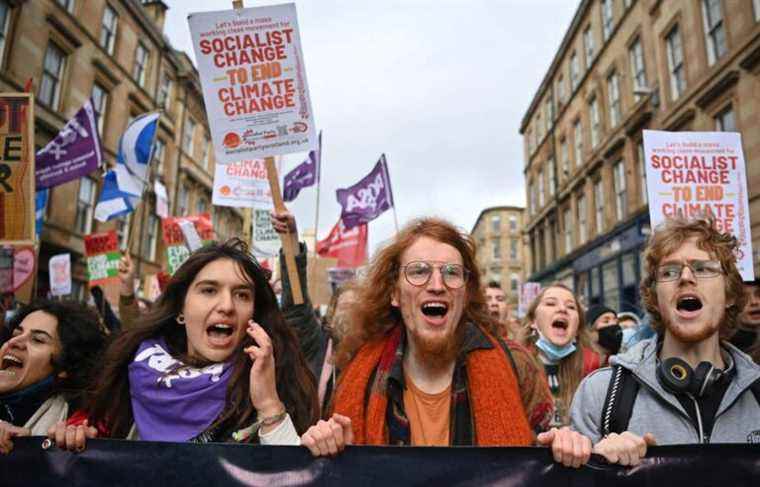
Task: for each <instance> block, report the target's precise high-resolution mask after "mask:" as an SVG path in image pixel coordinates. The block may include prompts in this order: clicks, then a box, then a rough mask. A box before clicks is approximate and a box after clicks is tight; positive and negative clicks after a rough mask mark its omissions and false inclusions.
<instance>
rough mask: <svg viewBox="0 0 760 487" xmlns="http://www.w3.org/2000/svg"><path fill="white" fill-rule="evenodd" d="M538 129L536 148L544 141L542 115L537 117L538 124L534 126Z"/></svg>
mask: <svg viewBox="0 0 760 487" xmlns="http://www.w3.org/2000/svg"><path fill="white" fill-rule="evenodd" d="M533 125H534V126H535V127H536V147H538V145H539V144H540V143H541V141H542V140H543V139H544V125H543V124H542V123H541V114H540V113H539V114H538V115H536V123H534V124H533Z"/></svg>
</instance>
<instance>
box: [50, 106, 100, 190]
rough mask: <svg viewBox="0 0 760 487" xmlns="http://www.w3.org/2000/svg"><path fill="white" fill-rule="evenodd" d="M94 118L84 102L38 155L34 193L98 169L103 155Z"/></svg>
mask: <svg viewBox="0 0 760 487" xmlns="http://www.w3.org/2000/svg"><path fill="white" fill-rule="evenodd" d="M95 117H96V115H95V110H94V109H93V107H92V100H87V103H85V104H84V105H83V106H82V108H80V109H79V111H78V112H77V113H76V114H75V115H74V118H72V119H71V120H69V121H68V122H67V123H66V125H64V126H63V128H62V129H61V131H60V132H58V135H56V137H55V138H54V139H53V140H51V141H50V142H49V143H48V145H46V146H45V147H43V148H42V149H40V151H39V152H37V155H36V160H37V162H36V164H37V169H36V171H35V179H36V182H37V190H40V189H43V188H51V187H53V186H58V185H59V184H63V183H65V182H68V181H71V180H72V179H79V178H81V177H83V176H85V175H87V174H89V173H91V172H92V171H94V170H95V169H97V168H98V167H99V166H100V164H101V162H102V160H103V154H102V152H101V149H100V136H99V135H98V126H97V123H96V120H95Z"/></svg>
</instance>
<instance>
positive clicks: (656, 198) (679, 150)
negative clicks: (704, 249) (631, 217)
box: [644, 130, 754, 281]
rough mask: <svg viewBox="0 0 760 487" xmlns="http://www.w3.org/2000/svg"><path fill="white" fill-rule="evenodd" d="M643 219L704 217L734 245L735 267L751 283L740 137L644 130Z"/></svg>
mask: <svg viewBox="0 0 760 487" xmlns="http://www.w3.org/2000/svg"><path fill="white" fill-rule="evenodd" d="M644 154H645V159H646V177H647V191H648V195H649V217H650V221H651V225H652V228H656V227H657V225H659V224H660V223H661V222H663V221H664V220H665V219H666V218H668V217H674V216H683V217H687V218H691V217H703V216H708V215H709V216H710V217H711V218H712V220H713V222H714V225H715V227H716V229H718V230H719V231H721V232H727V233H731V234H733V235H734V236H735V237H736V239H737V240H738V241H739V250H738V252H737V256H736V266H737V267H738V269H739V273H740V274H741V276H742V279H744V280H745V281H751V280H753V279H754V268H753V263H752V234H751V232H750V221H749V202H748V198H747V172H746V168H745V163H744V153H743V151H742V141H741V135H740V134H738V133H734V132H664V131H657V130H645V131H644Z"/></svg>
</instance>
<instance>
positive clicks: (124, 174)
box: [95, 112, 160, 222]
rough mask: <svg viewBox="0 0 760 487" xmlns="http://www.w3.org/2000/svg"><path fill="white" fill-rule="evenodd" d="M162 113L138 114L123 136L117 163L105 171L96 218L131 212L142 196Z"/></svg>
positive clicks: (112, 216) (96, 208)
mask: <svg viewBox="0 0 760 487" xmlns="http://www.w3.org/2000/svg"><path fill="white" fill-rule="evenodd" d="M159 115H160V113H159V112H152V113H146V114H144V115H141V116H139V117H137V118H136V119H134V120H133V121H132V123H130V124H129V126H128V127H127V129H126V130H125V131H124V134H123V135H122V136H121V139H120V140H119V151H118V154H117V156H116V166H114V168H113V169H111V170H109V171H108V172H107V173H106V177H105V180H104V181H103V190H102V191H101V193H100V199H99V200H98V204H97V206H96V207H95V218H96V219H97V220H99V221H102V222H104V221H108V220H110V219H112V218H117V217H120V216H123V215H126V214H128V213H131V212H132V211H134V209H135V207H136V206H137V204H138V203H139V202H140V200H141V199H142V195H143V190H144V189H145V185H146V184H147V181H148V176H149V174H150V173H149V168H150V166H149V163H150V160H151V156H152V154H153V145H154V141H155V138H156V130H157V128H158V117H159Z"/></svg>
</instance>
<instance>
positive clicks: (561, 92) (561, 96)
mask: <svg viewBox="0 0 760 487" xmlns="http://www.w3.org/2000/svg"><path fill="white" fill-rule="evenodd" d="M758 1H760V0H758ZM557 102H558V103H559V104H560V105H561V104H563V103H565V78H563V77H562V76H560V77H559V78H557Z"/></svg>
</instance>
